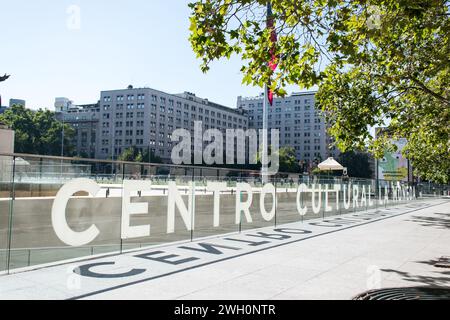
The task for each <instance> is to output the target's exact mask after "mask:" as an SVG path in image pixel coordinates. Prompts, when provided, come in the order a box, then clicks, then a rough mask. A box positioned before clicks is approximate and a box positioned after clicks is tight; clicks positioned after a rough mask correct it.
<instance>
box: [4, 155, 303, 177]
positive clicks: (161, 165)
mask: <svg viewBox="0 0 450 320" xmlns="http://www.w3.org/2000/svg"><path fill="white" fill-rule="evenodd" d="M0 157H18V158H34V159H47V160H66V161H85V162H94V163H109V164H128V165H145V166H153V167H169V168H182V169H207V170H221V171H232V172H246V173H253V174H261V171H259V170H250V169H235V168H225V167H204V166H195V165H177V164H166V163H152V162H132V161H121V160H105V159H91V158H79V157H61V156H44V155H36V154H26V153H4V152H0ZM277 174H301V173H300V172H298V173H297V172H278V173H277Z"/></svg>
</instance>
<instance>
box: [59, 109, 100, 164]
mask: <svg viewBox="0 0 450 320" xmlns="http://www.w3.org/2000/svg"><path fill="white" fill-rule="evenodd" d="M57 110H58V109H57ZM64 110H65V111H64V112H58V111H57V118H58V119H59V120H60V121H62V122H64V123H67V124H69V125H71V126H72V128H73V129H74V130H75V135H74V137H73V140H72V141H71V143H72V145H73V146H74V147H75V150H76V154H77V156H79V157H83V158H96V156H97V154H96V145H97V130H98V122H99V113H100V104H99V103H96V104H86V105H78V106H77V105H73V104H70V106H68V107H67V108H66V109H64Z"/></svg>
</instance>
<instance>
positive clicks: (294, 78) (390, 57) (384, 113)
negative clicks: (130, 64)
mask: <svg viewBox="0 0 450 320" xmlns="http://www.w3.org/2000/svg"><path fill="white" fill-rule="evenodd" d="M267 3H268V1H267V0H198V1H195V2H193V3H191V4H190V8H191V10H192V14H191V18H190V19H191V27H190V31H191V34H190V42H191V45H192V48H193V50H194V52H195V53H196V54H197V56H198V58H200V59H201V60H202V64H201V69H202V70H203V71H204V72H206V71H207V70H208V69H209V67H210V64H211V62H212V61H214V60H217V59H220V58H230V57H231V55H233V54H236V55H238V56H240V57H241V58H242V61H243V62H242V63H243V65H242V69H241V71H242V73H243V83H244V84H247V85H254V86H259V87H263V86H264V84H266V83H270V88H271V89H272V90H274V91H275V93H276V94H278V95H280V96H283V95H285V94H286V91H285V90H284V89H283V88H284V87H285V86H286V85H289V84H295V85H299V86H300V88H310V87H312V86H315V85H318V86H319V92H318V94H317V102H318V106H319V107H320V109H321V110H322V111H323V114H324V116H325V117H326V118H327V121H328V123H329V126H330V128H329V133H330V134H331V135H332V136H333V137H334V138H335V140H336V142H335V143H336V145H337V147H338V148H339V149H340V150H341V151H343V152H346V151H348V150H357V149H365V148H368V150H369V151H370V152H372V153H373V154H374V155H375V156H377V157H379V158H380V157H382V155H383V153H384V151H385V150H386V149H389V148H394V147H393V145H392V143H391V142H390V139H391V138H392V139H397V138H401V137H404V138H407V139H408V141H409V143H408V145H407V147H406V149H405V150H404V153H405V155H406V156H407V157H408V158H409V159H410V160H411V162H412V165H413V167H414V168H415V170H416V174H417V175H419V176H421V177H423V178H426V179H430V180H433V181H437V182H448V181H449V177H450V158H449V157H448V153H449V151H450V137H449V134H450V111H449V110H450V58H449V57H450V42H449V37H450V19H449V12H450V10H449V7H450V5H449V4H450V1H449V0H345V1H339V0H272V1H271V4H272V11H273V15H274V21H275V30H276V32H277V34H278V41H277V43H276V50H275V51H276V52H275V53H276V56H277V57H278V58H277V59H278V61H277V63H278V69H277V70H275V71H273V70H272V69H271V68H270V66H269V63H268V62H269V61H270V60H271V48H272V43H271V41H270V30H267V28H266V5H267ZM370 127H387V128H388V130H389V138H388V137H387V136H381V137H378V138H377V139H375V138H374V137H373V136H372V135H371V132H370Z"/></svg>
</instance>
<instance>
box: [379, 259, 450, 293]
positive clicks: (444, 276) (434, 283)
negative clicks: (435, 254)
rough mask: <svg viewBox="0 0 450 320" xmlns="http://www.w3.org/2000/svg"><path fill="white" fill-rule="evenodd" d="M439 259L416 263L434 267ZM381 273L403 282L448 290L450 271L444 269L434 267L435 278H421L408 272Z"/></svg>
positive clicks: (389, 270) (385, 270) (392, 271)
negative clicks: (394, 276)
mask: <svg viewBox="0 0 450 320" xmlns="http://www.w3.org/2000/svg"><path fill="white" fill-rule="evenodd" d="M438 261H439V259H433V260H429V261H417V263H422V264H428V265H432V266H434V265H435V264H436V263H437V262H438ZM381 271H383V272H387V273H394V274H397V275H399V276H401V277H402V278H403V280H406V281H410V282H413V283H417V284H420V285H427V286H430V287H444V288H450V269H446V268H437V267H434V269H433V273H435V274H436V276H429V275H427V276H422V275H416V274H412V273H410V272H405V271H399V270H394V269H381Z"/></svg>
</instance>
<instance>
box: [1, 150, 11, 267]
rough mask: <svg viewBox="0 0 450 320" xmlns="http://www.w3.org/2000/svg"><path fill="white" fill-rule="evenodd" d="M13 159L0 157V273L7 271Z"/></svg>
mask: <svg viewBox="0 0 450 320" xmlns="http://www.w3.org/2000/svg"><path fill="white" fill-rule="evenodd" d="M13 174H14V160H13V157H7V156H0V273H2V272H4V271H6V270H7V269H8V255H9V252H8V241H9V236H10V230H11V229H10V226H9V224H10V216H11V213H12V210H13V201H12V195H13V188H14V182H13V181H14V178H13Z"/></svg>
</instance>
